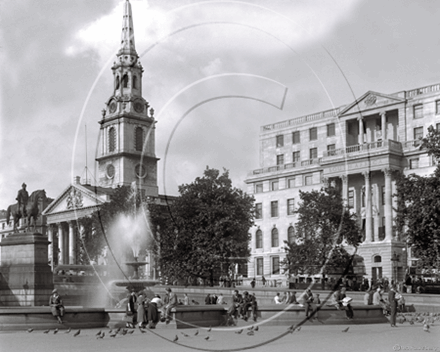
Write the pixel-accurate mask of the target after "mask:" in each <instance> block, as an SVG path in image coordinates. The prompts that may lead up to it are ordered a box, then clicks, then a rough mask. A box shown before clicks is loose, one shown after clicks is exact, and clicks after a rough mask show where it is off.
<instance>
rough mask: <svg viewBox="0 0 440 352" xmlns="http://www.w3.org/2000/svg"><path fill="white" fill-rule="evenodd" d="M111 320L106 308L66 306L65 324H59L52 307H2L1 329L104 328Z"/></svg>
mask: <svg viewBox="0 0 440 352" xmlns="http://www.w3.org/2000/svg"><path fill="white" fill-rule="evenodd" d="M109 320H110V317H109V314H108V313H107V312H106V310H105V309H104V308H85V307H65V312H64V317H63V322H64V323H63V324H58V322H57V319H56V317H54V316H53V315H52V312H51V309H50V307H13V308H3V307H2V308H0V331H7V330H26V329H29V328H32V329H34V330H46V329H56V328H58V329H67V328H72V329H80V328H81V329H86V328H102V327H106V326H107V324H108V322H109Z"/></svg>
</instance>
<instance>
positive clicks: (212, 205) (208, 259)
mask: <svg viewBox="0 0 440 352" xmlns="http://www.w3.org/2000/svg"><path fill="white" fill-rule="evenodd" d="M179 193H180V197H178V198H177V199H176V200H175V201H174V203H173V204H171V205H170V220H171V221H168V222H167V223H166V224H163V225H162V226H161V227H160V262H161V270H162V273H163V274H165V275H167V276H169V277H175V278H177V277H178V278H183V277H189V276H192V277H198V278H203V279H209V280H210V281H211V284H213V280H214V276H215V272H216V271H217V270H219V269H222V268H223V270H225V269H226V268H229V266H230V265H231V264H234V263H237V262H240V261H241V262H242V261H246V259H247V258H248V257H249V255H250V252H249V248H248V242H249V240H250V235H249V229H250V227H251V226H252V225H253V217H254V213H253V212H254V208H253V203H254V199H253V197H251V196H248V195H247V194H245V193H244V192H243V191H242V190H240V189H237V188H234V187H232V181H231V180H230V178H229V173H228V171H227V170H224V172H223V173H222V174H220V172H219V171H218V170H215V169H209V168H207V169H206V170H205V171H204V174H203V177H197V178H196V179H195V181H194V182H193V183H191V184H185V185H181V186H179Z"/></svg>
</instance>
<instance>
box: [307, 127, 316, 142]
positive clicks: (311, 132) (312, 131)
mask: <svg viewBox="0 0 440 352" xmlns="http://www.w3.org/2000/svg"><path fill="white" fill-rule="evenodd" d="M309 136H310V140H311V141H314V140H316V139H318V128H317V127H312V128H311V129H310V130H309Z"/></svg>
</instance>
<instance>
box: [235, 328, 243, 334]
mask: <svg viewBox="0 0 440 352" xmlns="http://www.w3.org/2000/svg"><path fill="white" fill-rule="evenodd" d="M242 332H243V329H241V330H238V331H236V332H235V333H236V334H241V333H242Z"/></svg>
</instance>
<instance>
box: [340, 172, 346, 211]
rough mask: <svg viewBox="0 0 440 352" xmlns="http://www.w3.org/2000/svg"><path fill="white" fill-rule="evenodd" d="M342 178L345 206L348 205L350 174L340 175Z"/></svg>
mask: <svg viewBox="0 0 440 352" xmlns="http://www.w3.org/2000/svg"><path fill="white" fill-rule="evenodd" d="M339 177H340V178H341V180H342V202H343V204H344V207H347V206H348V176H347V175H341V176H339Z"/></svg>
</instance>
